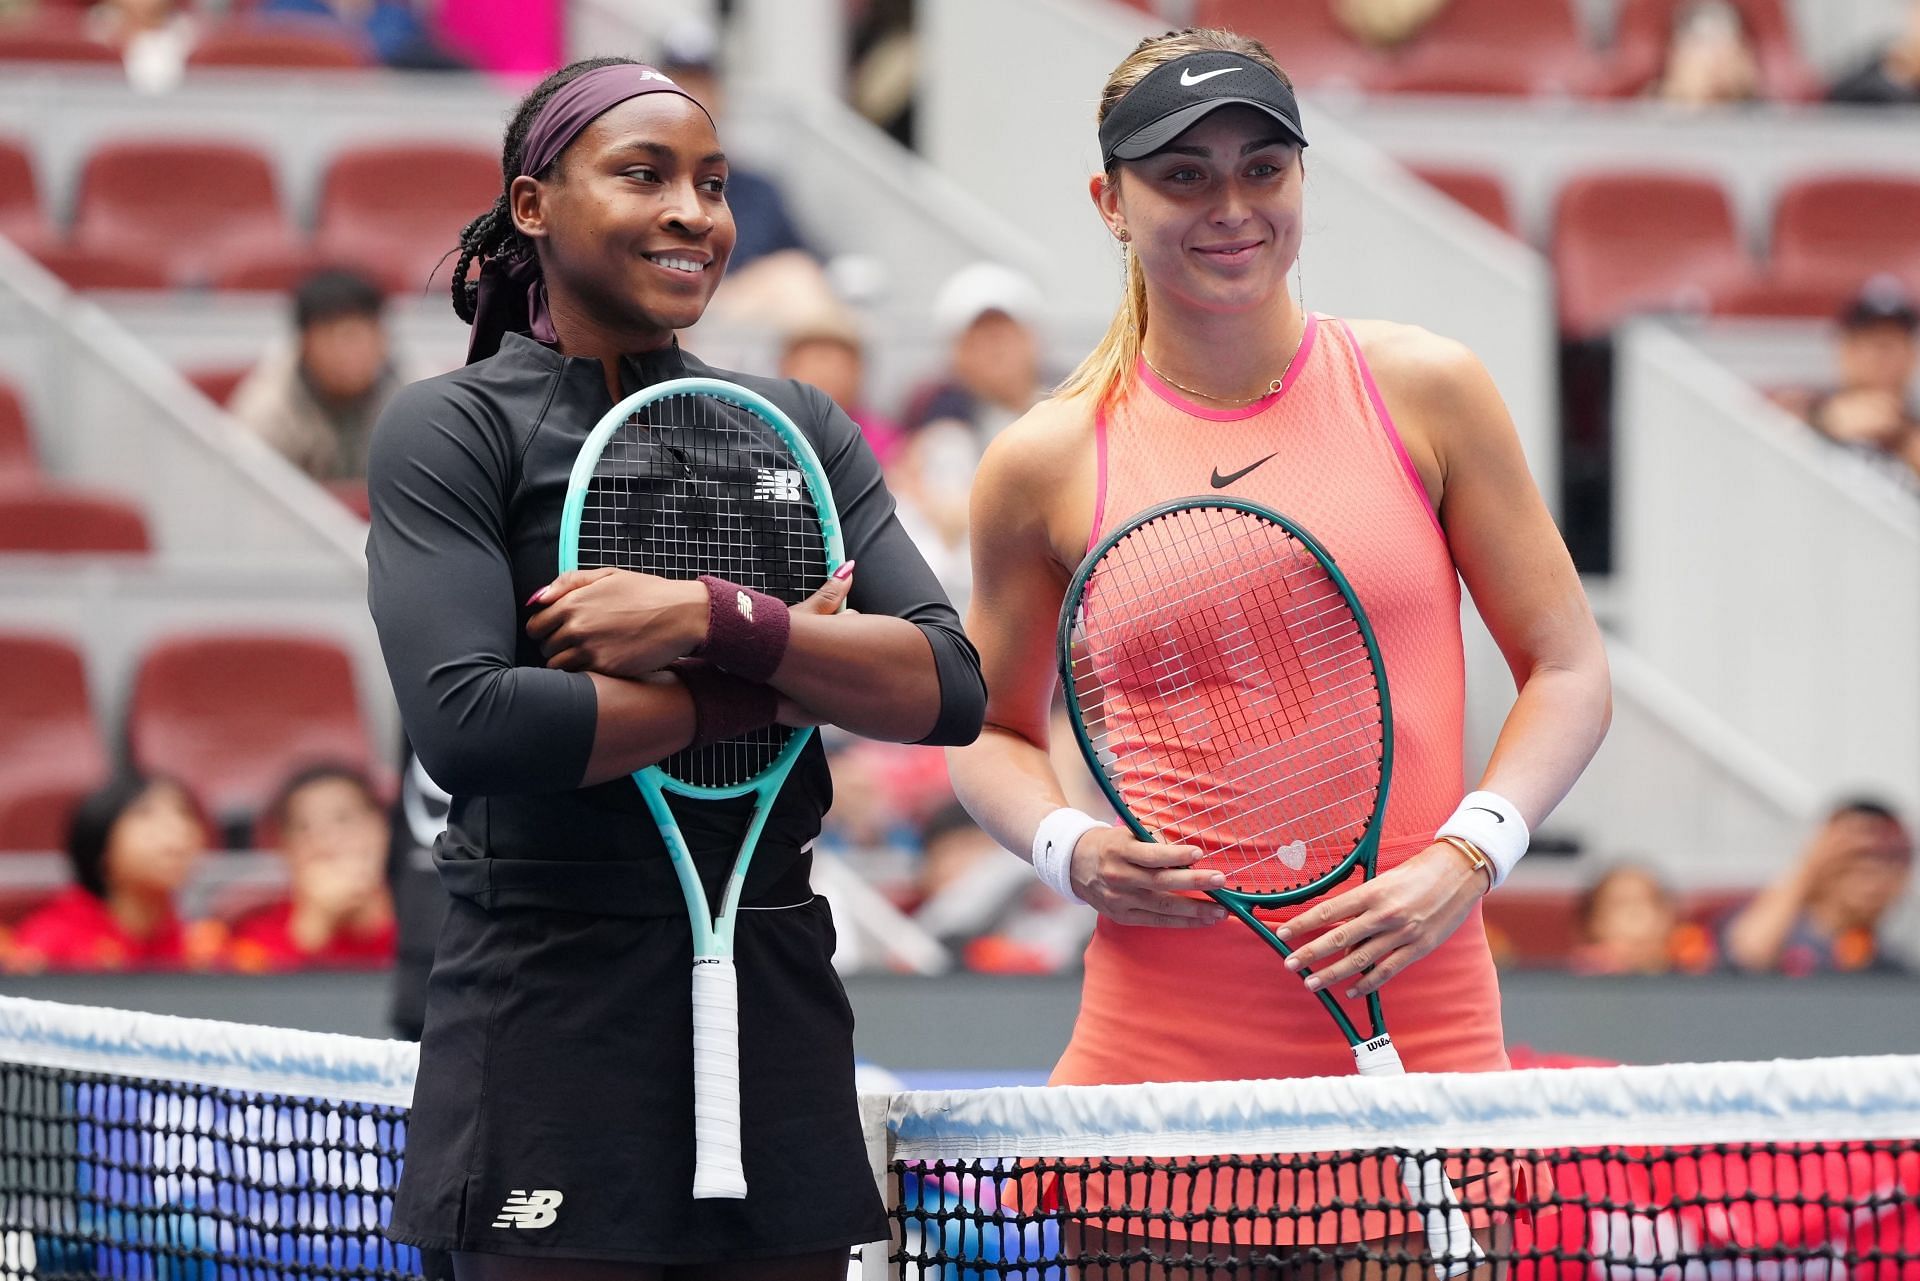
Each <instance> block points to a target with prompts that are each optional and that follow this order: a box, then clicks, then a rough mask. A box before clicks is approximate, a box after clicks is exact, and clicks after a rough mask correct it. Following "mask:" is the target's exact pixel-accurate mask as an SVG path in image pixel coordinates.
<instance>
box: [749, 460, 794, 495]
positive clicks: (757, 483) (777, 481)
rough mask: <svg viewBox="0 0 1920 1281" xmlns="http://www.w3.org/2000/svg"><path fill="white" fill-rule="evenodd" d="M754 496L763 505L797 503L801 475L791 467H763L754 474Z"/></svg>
mask: <svg viewBox="0 0 1920 1281" xmlns="http://www.w3.org/2000/svg"><path fill="white" fill-rule="evenodd" d="M753 496H754V497H755V498H757V499H759V500H760V501H761V502H763V503H797V502H799V501H800V473H799V472H797V471H795V470H793V469H792V468H791V467H762V468H760V469H759V470H758V471H757V472H756V473H755V474H754V480H753Z"/></svg>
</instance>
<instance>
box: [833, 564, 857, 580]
mask: <svg viewBox="0 0 1920 1281" xmlns="http://www.w3.org/2000/svg"><path fill="white" fill-rule="evenodd" d="M833 576H834V577H835V578H837V579H839V580H840V581H841V582H843V583H844V582H846V581H847V580H848V579H849V578H852V577H853V562H852V561H848V562H847V563H846V564H844V565H842V566H841V567H840V568H838V569H836V570H834V571H833Z"/></svg>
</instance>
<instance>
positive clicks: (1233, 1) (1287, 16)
mask: <svg viewBox="0 0 1920 1281" xmlns="http://www.w3.org/2000/svg"><path fill="white" fill-rule="evenodd" d="M1194 22H1195V24H1196V25H1198V26H1203V27H1225V28H1227V29H1228V30H1230V31H1238V32H1241V33H1243V34H1245V35H1249V36H1253V37H1255V38H1257V39H1259V40H1261V41H1263V42H1264V43H1265V44H1266V46H1267V48H1268V49H1269V50H1270V51H1271V52H1272V54H1273V57H1274V60H1275V61H1276V62H1278V63H1279V64H1280V66H1281V69H1282V70H1284V71H1285V72H1286V73H1287V75H1288V76H1289V77H1290V78H1291V79H1292V80H1293V81H1294V82H1295V83H1297V84H1302V85H1324V84H1330V83H1344V84H1350V85H1353V86H1354V87H1356V88H1361V89H1366V88H1371V87H1373V86H1375V85H1377V84H1378V83H1379V82H1380V79H1381V77H1382V76H1383V75H1385V74H1386V70H1387V59H1386V57H1385V56H1384V55H1382V54H1380V53H1378V52H1376V51H1375V50H1373V49H1370V48H1368V47H1367V46H1366V45H1365V44H1363V43H1362V42H1361V41H1359V40H1357V39H1355V38H1354V36H1353V33H1352V32H1350V31H1348V30H1347V29H1346V28H1345V27H1343V26H1341V25H1340V23H1339V22H1338V21H1337V20H1335V18H1334V16H1333V7H1332V5H1331V3H1330V2H1329V0H1200V3H1199V5H1198V6H1197V7H1196V9H1195V11H1194Z"/></svg>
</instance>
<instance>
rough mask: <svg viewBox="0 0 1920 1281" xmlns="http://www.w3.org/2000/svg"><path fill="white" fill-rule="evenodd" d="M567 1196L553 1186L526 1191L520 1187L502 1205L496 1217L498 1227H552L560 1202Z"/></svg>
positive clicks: (494, 1224) (495, 1223) (495, 1224)
mask: <svg viewBox="0 0 1920 1281" xmlns="http://www.w3.org/2000/svg"><path fill="white" fill-rule="evenodd" d="M564 1200H566V1197H564V1196H562V1195H561V1194H560V1193H558V1192H556V1191H554V1190H553V1189H552V1188H535V1189H534V1190H533V1191H531V1192H524V1191H522V1190H520V1189H519V1188H515V1189H514V1190H513V1195H511V1196H509V1197H508V1198H507V1203H506V1204H505V1205H503V1206H501V1207H500V1213H499V1214H498V1215H497V1216H496V1217H495V1218H494V1220H493V1226H494V1227H496V1228H550V1227H552V1226H553V1221H554V1220H555V1219H557V1218H559V1217H560V1216H559V1214H558V1211H559V1209H560V1203H561V1202H562V1201H564Z"/></svg>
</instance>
